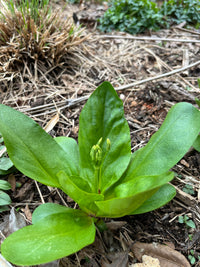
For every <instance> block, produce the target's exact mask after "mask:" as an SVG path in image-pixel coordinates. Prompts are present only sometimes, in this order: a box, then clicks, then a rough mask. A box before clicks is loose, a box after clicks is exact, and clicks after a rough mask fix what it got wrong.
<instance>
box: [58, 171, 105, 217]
mask: <svg viewBox="0 0 200 267" xmlns="http://www.w3.org/2000/svg"><path fill="white" fill-rule="evenodd" d="M57 176H58V180H59V183H60V185H61V189H62V190H63V191H64V192H65V193H66V194H67V195H69V196H70V197H71V198H73V200H74V201H75V202H77V203H78V204H79V206H80V208H81V209H82V210H84V211H85V212H87V213H89V214H94V215H95V214H96V212H97V207H96V205H95V201H102V200H104V196H103V195H102V194H96V193H88V192H87V191H84V190H82V189H81V188H79V187H78V186H77V184H75V183H74V181H76V180H78V181H79V183H83V182H84V180H83V179H82V178H81V177H75V176H71V177H69V176H66V174H65V173H64V172H62V171H61V172H59V173H58V174H57ZM80 181H82V182H80Z"/></svg>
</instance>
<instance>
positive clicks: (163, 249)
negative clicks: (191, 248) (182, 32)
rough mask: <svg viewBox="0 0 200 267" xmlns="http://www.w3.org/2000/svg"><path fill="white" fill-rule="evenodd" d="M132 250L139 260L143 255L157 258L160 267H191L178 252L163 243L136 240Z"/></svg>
mask: <svg viewBox="0 0 200 267" xmlns="http://www.w3.org/2000/svg"><path fill="white" fill-rule="evenodd" d="M132 251H133V253H134V255H135V257H136V258H137V259H138V260H139V261H141V260H142V256H143V255H148V256H151V257H153V258H157V259H158V260H159V261H160V266H161V267H191V266H190V264H189V262H188V261H187V259H186V258H185V257H184V256H183V255H182V254H181V253H180V252H178V251H176V250H174V249H172V248H170V247H168V246H165V245H160V244H157V243H152V244H146V243H140V242H136V243H135V244H134V245H133V246H132Z"/></svg>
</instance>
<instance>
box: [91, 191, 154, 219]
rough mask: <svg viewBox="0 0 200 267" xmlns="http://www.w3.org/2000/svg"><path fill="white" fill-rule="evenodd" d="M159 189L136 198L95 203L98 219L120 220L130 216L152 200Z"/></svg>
mask: <svg viewBox="0 0 200 267" xmlns="http://www.w3.org/2000/svg"><path fill="white" fill-rule="evenodd" d="M156 191H157V189H153V190H150V191H146V192H145V193H144V192H142V193H138V194H136V195H134V196H130V197H123V198H112V199H109V200H105V201H95V204H96V205H97V207H98V212H97V214H96V216H97V217H109V218H118V217H123V216H125V215H127V214H129V213H130V212H131V211H133V210H136V209H137V208H138V207H140V206H141V205H142V204H143V202H144V201H145V200H147V199H148V198H150V197H151V196H152V195H153V194H154V193H155V192H156Z"/></svg>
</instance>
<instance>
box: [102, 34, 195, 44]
mask: <svg viewBox="0 0 200 267" xmlns="http://www.w3.org/2000/svg"><path fill="white" fill-rule="evenodd" d="M100 38H103V39H106V38H107V39H130V40H140V41H165V42H178V43H200V40H194V39H178V38H158V37H148V36H126V35H125V36H123V35H101V36H100Z"/></svg>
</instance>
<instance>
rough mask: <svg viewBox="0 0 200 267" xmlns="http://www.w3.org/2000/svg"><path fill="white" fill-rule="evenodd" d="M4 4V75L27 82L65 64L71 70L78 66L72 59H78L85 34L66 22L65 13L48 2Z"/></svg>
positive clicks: (0, 50)
mask: <svg viewBox="0 0 200 267" xmlns="http://www.w3.org/2000/svg"><path fill="white" fill-rule="evenodd" d="M1 4H2V5H3V8H2V9H1V10H0V58H1V61H0V72H2V73H6V74H7V78H9V77H10V80H13V77H16V76H17V77H19V73H21V74H22V75H21V77H24V76H26V78H27V77H30V76H31V77H32V75H33V76H35V77H36V76H40V75H42V76H43V77H44V76H45V75H46V73H48V72H49V71H48V70H49V69H51V68H52V67H53V69H54V67H55V66H58V65H59V64H60V63H61V62H62V63H63V62H68V65H69V67H70V64H71V65H73V64H77V63H76V62H75V63H72V62H71V61H70V58H71V57H75V51H77V46H78V45H79V44H80V43H81V42H83V40H84V38H82V37H83V36H82V31H83V30H82V29H80V28H78V27H75V26H74V24H73V22H72V21H71V19H70V18H67V19H64V18H63V16H62V10H60V11H58V10H57V11H55V12H53V11H51V7H50V5H49V4H48V0H31V1H29V0H18V1H17V0H16V1H14V0H10V1H1ZM85 38H86V37H85ZM10 40H12V42H11V41H10ZM8 44H9V45H8ZM61 65H62V64H60V65H59V68H60V66H61ZM28 69H29V71H27V72H26V70H28ZM54 70H55V69H54ZM25 72H26V73H25ZM16 73H17V75H15V74H16ZM49 74H50V73H49ZM8 80H9V79H8Z"/></svg>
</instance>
